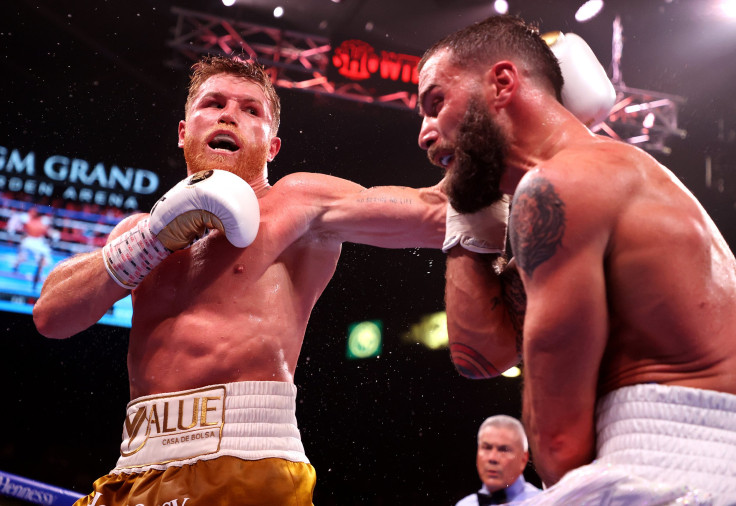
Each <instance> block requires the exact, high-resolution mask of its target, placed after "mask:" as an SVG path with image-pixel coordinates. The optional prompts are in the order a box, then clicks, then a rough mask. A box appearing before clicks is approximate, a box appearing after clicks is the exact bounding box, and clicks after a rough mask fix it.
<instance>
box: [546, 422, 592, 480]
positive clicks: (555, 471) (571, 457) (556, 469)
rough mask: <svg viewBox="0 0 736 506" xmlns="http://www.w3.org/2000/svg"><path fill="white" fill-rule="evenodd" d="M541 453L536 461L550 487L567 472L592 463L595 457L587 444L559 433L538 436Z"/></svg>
mask: <svg viewBox="0 0 736 506" xmlns="http://www.w3.org/2000/svg"><path fill="white" fill-rule="evenodd" d="M535 446H536V448H537V449H538V450H539V452H538V453H539V454H537V455H535V457H534V461H535V466H536V468H537V472H538V474H539V476H540V478H541V479H542V481H543V482H544V484H545V485H546V486H548V487H550V486H552V485H554V484H555V483H557V482H558V481H559V480H560V479H562V477H563V476H565V474H567V473H568V472H569V471H572V470H573V469H577V468H578V467H580V466H584V465H586V464H590V463H591V462H592V461H593V458H594V457H595V455H594V453H593V451H592V450H591V448H590V447H589V445H587V444H579V443H577V442H573V441H571V440H570V439H568V438H566V437H560V436H559V435H556V436H555V435H546V436H545V435H544V434H540V435H538V436H537V442H536V445H535Z"/></svg>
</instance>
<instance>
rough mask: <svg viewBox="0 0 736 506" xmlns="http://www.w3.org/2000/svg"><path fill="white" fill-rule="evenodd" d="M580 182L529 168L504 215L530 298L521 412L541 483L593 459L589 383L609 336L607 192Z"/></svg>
mask: <svg viewBox="0 0 736 506" xmlns="http://www.w3.org/2000/svg"><path fill="white" fill-rule="evenodd" d="M530 176H531V177H530ZM566 184H567V185H568V186H566ZM580 186H581V185H580V184H578V185H577V186H576V187H572V183H569V182H566V181H561V180H560V178H559V177H558V178H556V179H554V178H552V176H549V173H548V174H547V176H546V177H540V176H539V175H538V174H532V173H530V174H529V175H527V177H526V178H525V179H524V180H522V182H521V184H520V185H519V187H518V188H517V191H516V193H515V195H514V200H513V204H512V212H511V223H512V224H513V226H512V230H511V234H510V236H511V243H512V248H513V251H514V255H515V259H516V260H517V262H518V266H519V272H520V274H521V277H522V280H523V282H524V287H525V290H526V296H527V308H526V315H525V319H524V353H523V356H524V364H525V366H526V367H525V372H524V393H523V395H524V403H523V418H524V423H525V426H526V430H527V434H528V435H529V441H530V445H531V448H532V454H533V460H534V463H535V467H536V470H537V472H538V474H539V476H540V477H541V478H542V480H543V481H544V483H545V484H546V485H548V486H549V485H553V484H554V483H556V482H557V481H558V480H559V479H560V478H561V477H562V476H563V475H564V474H565V473H566V472H568V471H570V470H572V469H574V468H576V467H579V466H581V465H585V464H588V463H590V462H591V461H592V459H593V458H594V457H595V420H594V412H595V403H596V390H597V385H598V372H599V369H600V365H601V360H602V357H603V352H604V349H605V346H606V341H607V337H608V309H607V304H606V283H605V274H604V254H605V250H606V247H607V244H608V239H609V236H610V228H609V225H608V224H607V219H608V218H607V217H606V212H605V207H606V204H605V203H602V202H603V201H604V200H605V198H606V197H605V195H601V193H602V192H600V191H598V192H596V191H595V190H591V191H586V190H587V189H586V188H581V187H580ZM610 193H613V192H610Z"/></svg>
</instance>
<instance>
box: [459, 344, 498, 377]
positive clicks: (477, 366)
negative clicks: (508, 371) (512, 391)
mask: <svg viewBox="0 0 736 506" xmlns="http://www.w3.org/2000/svg"><path fill="white" fill-rule="evenodd" d="M450 355H452V362H453V363H454V364H455V369H457V371H458V372H459V373H460V374H462V375H463V376H465V377H466V378H472V379H488V378H492V377H494V376H498V375H499V374H501V371H499V370H498V369H496V367H495V366H494V365H493V364H491V363H490V362H489V361H488V360H486V359H485V358H484V357H483V355H481V354H480V353H479V352H478V351H477V350H475V349H473V348H471V347H470V346H468V345H467V344H462V343H453V344H451V345H450Z"/></svg>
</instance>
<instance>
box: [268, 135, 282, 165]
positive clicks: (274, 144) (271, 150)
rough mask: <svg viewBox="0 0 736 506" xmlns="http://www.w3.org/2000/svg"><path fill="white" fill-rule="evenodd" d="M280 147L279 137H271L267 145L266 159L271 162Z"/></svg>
mask: <svg viewBox="0 0 736 506" xmlns="http://www.w3.org/2000/svg"><path fill="white" fill-rule="evenodd" d="M280 149H281V139H280V138H278V137H271V142H270V144H269V146H268V161H269V162H272V161H273V159H274V158H276V155H277V154H278V153H279V150H280Z"/></svg>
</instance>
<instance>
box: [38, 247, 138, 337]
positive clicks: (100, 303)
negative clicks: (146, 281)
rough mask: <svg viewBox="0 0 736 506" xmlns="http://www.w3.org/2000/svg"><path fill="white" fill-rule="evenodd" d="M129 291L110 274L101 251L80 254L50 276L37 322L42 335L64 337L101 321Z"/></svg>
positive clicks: (44, 286) (39, 301)
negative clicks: (111, 307) (119, 284)
mask: <svg viewBox="0 0 736 506" xmlns="http://www.w3.org/2000/svg"><path fill="white" fill-rule="evenodd" d="M129 293H130V292H129V291H128V290H125V289H123V288H121V287H119V286H118V285H117V284H116V283H115V282H114V281H113V280H112V278H111V277H110V275H109V274H108V273H107V271H106V270H105V266H104V262H103V260H102V253H101V252H100V251H95V252H92V253H84V254H81V255H76V256H74V257H72V258H70V259H69V260H67V261H65V262H63V263H61V264H59V265H58V266H57V267H56V268H55V269H54V270H53V271H51V273H50V274H49V276H48V278H46V281H45V282H44V285H43V289H42V290H41V296H40V297H39V299H38V301H37V302H36V304H35V305H34V307H33V321H34V323H35V325H36V328H37V329H38V331H39V332H40V333H41V334H42V335H44V336H46V337H50V338H53V339H64V338H67V337H70V336H73V335H74V334H77V333H79V332H81V331H83V330H85V329H86V328H88V327H90V326H92V325H94V324H95V323H97V321H99V319H100V318H101V317H102V316H103V315H104V314H105V312H106V311H107V310H108V309H109V308H110V306H112V305H113V304H114V303H115V302H116V301H118V300H120V299H122V298H123V297H125V296H126V295H127V294H129Z"/></svg>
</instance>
